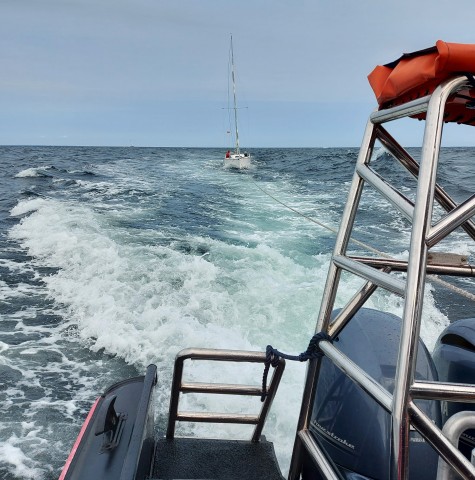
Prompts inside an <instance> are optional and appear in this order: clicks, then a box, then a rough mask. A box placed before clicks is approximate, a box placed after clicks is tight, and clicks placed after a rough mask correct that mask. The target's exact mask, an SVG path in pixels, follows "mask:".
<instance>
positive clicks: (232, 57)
mask: <svg viewBox="0 0 475 480" xmlns="http://www.w3.org/2000/svg"><path fill="white" fill-rule="evenodd" d="M231 76H232V79H233V97H234V127H235V129H236V153H237V154H239V133H238V120H237V101H236V81H235V78H234V51H233V36H232V35H231Z"/></svg>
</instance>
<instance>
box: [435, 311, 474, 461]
mask: <svg viewBox="0 0 475 480" xmlns="http://www.w3.org/2000/svg"><path fill="white" fill-rule="evenodd" d="M433 358H434V363H435V365H436V367H437V372H438V374H439V380H441V381H444V382H454V383H471V384H473V383H475V318H467V319H464V320H458V321H456V322H454V323H452V324H450V325H449V326H448V327H447V328H446V329H445V330H444V331H443V332H442V333H441V334H440V336H439V339H438V340H437V343H436V345H435V348H434V354H433ZM470 410H471V411H475V404H473V403H461V402H442V420H443V422H444V423H445V421H446V420H447V419H448V418H449V417H450V416H452V415H453V414H454V413H457V412H461V411H470ZM474 447H475V430H467V431H466V432H465V433H463V434H462V436H461V437H460V443H459V449H460V451H462V453H463V454H464V455H465V456H466V457H467V458H470V455H471V451H472V449H473V448H474Z"/></svg>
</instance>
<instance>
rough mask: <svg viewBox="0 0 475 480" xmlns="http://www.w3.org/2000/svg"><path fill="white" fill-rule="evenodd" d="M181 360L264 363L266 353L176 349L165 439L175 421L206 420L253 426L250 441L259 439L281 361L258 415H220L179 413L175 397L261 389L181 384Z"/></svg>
mask: <svg viewBox="0 0 475 480" xmlns="http://www.w3.org/2000/svg"><path fill="white" fill-rule="evenodd" d="M185 360H212V361H218V362H247V363H264V362H265V361H266V354H265V353H264V352H248V351H243V350H214V349H204V348H187V349H184V350H181V351H180V352H178V354H177V356H176V358H175V368H174V371H173V381H172V390H171V396H170V409H169V415H168V428H167V438H169V439H172V438H174V436H175V424H176V422H177V421H181V422H209V423H236V424H250V425H255V426H256V427H255V429H254V432H253V434H252V438H251V441H252V442H253V443H257V442H258V441H259V439H260V436H261V433H262V429H263V428H264V424H265V421H266V418H267V414H268V412H269V410H270V407H271V405H272V402H273V400H274V396H275V394H276V392H277V388H278V387H279V383H280V379H281V378H282V374H283V373H284V369H285V360H284V359H283V358H280V359H279V363H278V365H277V367H275V369H274V372H273V374H272V378H271V381H270V383H269V386H268V388H267V395H266V398H265V400H264V402H263V403H262V408H261V411H260V413H259V414H258V415H246V414H223V413H205V412H200V413H197V412H179V411H178V404H179V396H180V392H183V393H192V392H193V393H206V394H221V395H247V396H261V395H262V388H261V387H260V386H259V387H256V386H249V385H230V384H218V383H197V382H193V383H183V382H182V377H183V368H184V362H185Z"/></svg>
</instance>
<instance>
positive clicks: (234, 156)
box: [224, 35, 251, 169]
mask: <svg viewBox="0 0 475 480" xmlns="http://www.w3.org/2000/svg"><path fill="white" fill-rule="evenodd" d="M231 77H232V82H233V107H232V109H233V110H234V129H235V140H236V143H235V146H234V150H233V151H232V150H228V151H227V152H226V155H225V156H224V166H225V167H227V168H239V169H241V168H249V167H250V166H251V155H250V154H249V153H248V152H241V149H240V147H239V131H238V115H237V110H238V107H237V100H236V79H235V74H234V51H233V36H232V35H231Z"/></svg>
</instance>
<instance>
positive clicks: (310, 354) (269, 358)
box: [261, 332, 332, 402]
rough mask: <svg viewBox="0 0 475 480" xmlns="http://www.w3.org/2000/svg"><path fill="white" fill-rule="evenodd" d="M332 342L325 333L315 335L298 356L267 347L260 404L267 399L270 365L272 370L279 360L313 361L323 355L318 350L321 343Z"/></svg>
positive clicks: (270, 346)
mask: <svg viewBox="0 0 475 480" xmlns="http://www.w3.org/2000/svg"><path fill="white" fill-rule="evenodd" d="M322 340H323V341H326V342H332V338H331V337H330V335H328V334H327V333H325V332H319V333H316V334H315V335H314V336H313V337H312V339H311V340H310V343H309V344H308V347H307V350H305V352H302V353H300V354H299V355H289V354H288V353H283V352H279V350H277V349H276V348H273V347H272V345H267V348H266V361H265V362H264V373H263V375H262V395H261V402H263V401H264V400H265V399H266V397H267V376H268V374H269V368H270V366H271V365H272V367H273V368H275V367H277V365H278V364H279V360H280V359H281V358H285V359H286V360H293V361H295V362H306V361H307V360H313V359H314V358H320V357H323V355H324V353H323V352H322V350H321V349H320V346H319V344H320V342H321V341H322Z"/></svg>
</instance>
